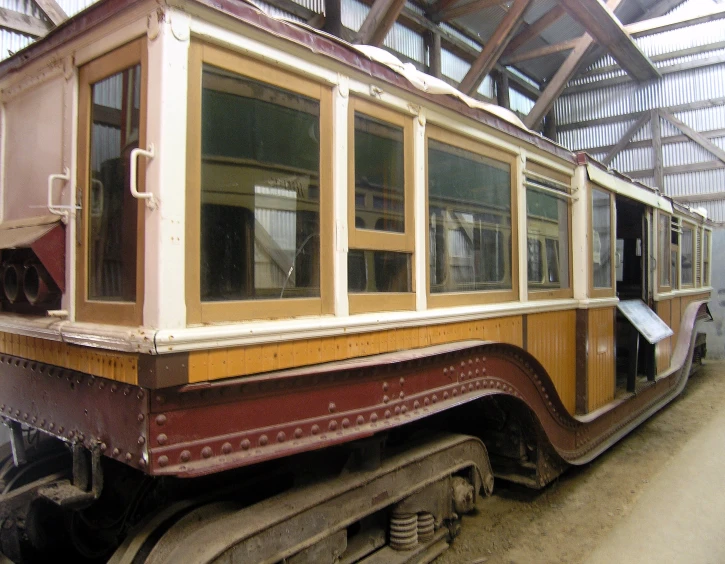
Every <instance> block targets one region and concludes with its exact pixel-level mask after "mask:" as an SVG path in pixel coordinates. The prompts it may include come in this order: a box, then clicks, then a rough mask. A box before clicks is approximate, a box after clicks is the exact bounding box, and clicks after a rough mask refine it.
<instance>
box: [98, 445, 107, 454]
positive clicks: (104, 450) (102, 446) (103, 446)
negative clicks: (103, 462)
mask: <svg viewBox="0 0 725 564" xmlns="http://www.w3.org/2000/svg"><path fill="white" fill-rule="evenodd" d="M99 448H100V449H101V452H106V450H107V449H108V445H107V444H106V443H101V445H100V446H99Z"/></svg>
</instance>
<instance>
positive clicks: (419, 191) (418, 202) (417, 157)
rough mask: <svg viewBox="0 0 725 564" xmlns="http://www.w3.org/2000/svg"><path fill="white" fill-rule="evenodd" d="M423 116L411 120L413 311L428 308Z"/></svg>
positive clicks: (422, 112) (420, 114)
mask: <svg viewBox="0 0 725 564" xmlns="http://www.w3.org/2000/svg"><path fill="white" fill-rule="evenodd" d="M425 126H426V117H425V113H424V111H423V110H421V112H420V113H419V114H418V119H416V120H415V121H413V167H414V168H413V218H414V222H413V230H414V231H413V239H414V243H413V245H414V246H413V254H414V256H415V257H417V260H415V261H414V262H415V271H414V272H413V276H414V277H415V284H414V287H415V309H416V310H418V311H424V310H425V309H426V308H427V307H428V277H427V270H428V261H429V258H428V252H427V251H428V250H427V249H426V239H427V238H426V231H427V227H428V217H427V214H426V211H427V202H426V183H427V179H426V162H427V155H426V141H425Z"/></svg>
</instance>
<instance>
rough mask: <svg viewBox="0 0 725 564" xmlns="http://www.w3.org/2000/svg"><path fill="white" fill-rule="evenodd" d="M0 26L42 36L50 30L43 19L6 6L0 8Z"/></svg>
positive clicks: (34, 35)
mask: <svg viewBox="0 0 725 564" xmlns="http://www.w3.org/2000/svg"><path fill="white" fill-rule="evenodd" d="M0 27H3V28H5V29H9V30H10V31H15V32H17V33H22V34H23V35H30V36H32V37H44V36H45V34H47V33H48V31H50V26H49V25H48V24H47V23H46V22H45V21H43V20H41V19H39V18H34V17H32V16H26V15H25V14H21V13H20V12H16V11H15V10H8V9H6V8H0ZM6 55H7V54H6V53H3V56H6Z"/></svg>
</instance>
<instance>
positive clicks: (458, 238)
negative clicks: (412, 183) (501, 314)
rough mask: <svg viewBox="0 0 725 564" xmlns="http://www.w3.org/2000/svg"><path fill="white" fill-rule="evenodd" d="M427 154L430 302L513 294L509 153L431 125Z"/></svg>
mask: <svg viewBox="0 0 725 564" xmlns="http://www.w3.org/2000/svg"><path fill="white" fill-rule="evenodd" d="M464 147H465V148H464ZM427 156H428V237H429V255H428V264H429V268H428V272H429V293H430V299H429V303H431V305H433V306H435V305H437V304H438V303H440V304H441V305H444V304H445V305H452V304H454V303H483V302H486V301H492V300H494V299H495V300H499V301H500V300H501V299H514V297H515V293H514V278H515V277H514V270H513V262H512V248H513V242H514V240H515V239H514V237H513V233H512V230H511V218H512V213H511V210H512V206H513V203H512V202H513V200H512V190H511V186H512V173H513V163H512V159H511V157H510V156H508V155H506V154H505V153H501V152H499V151H496V150H494V149H492V148H490V147H485V146H483V145H479V144H477V143H476V142H474V141H470V140H464V139H461V138H458V137H457V136H456V135H454V134H451V133H449V132H446V131H443V130H440V129H437V128H435V127H429V131H428V146H427ZM473 292H475V294H474V293H473ZM482 292H486V293H482ZM464 293H465V294H464Z"/></svg>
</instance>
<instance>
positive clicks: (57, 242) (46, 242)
mask: <svg viewBox="0 0 725 564" xmlns="http://www.w3.org/2000/svg"><path fill="white" fill-rule="evenodd" d="M30 248H31V249H32V250H33V252H34V253H35V255H36V256H37V257H38V258H39V259H40V262H41V263H42V264H43V266H44V267H45V269H46V270H47V271H48V274H50V276H51V277H52V278H53V281H54V282H55V283H56V284H57V285H58V288H60V291H61V292H65V225H63V224H62V223H58V225H56V226H55V227H54V228H53V229H51V230H50V231H49V232H48V233H46V234H45V235H43V236H42V237H41V238H40V239H38V240H37V241H35V242H34V243H33V244H32V245H30Z"/></svg>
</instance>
